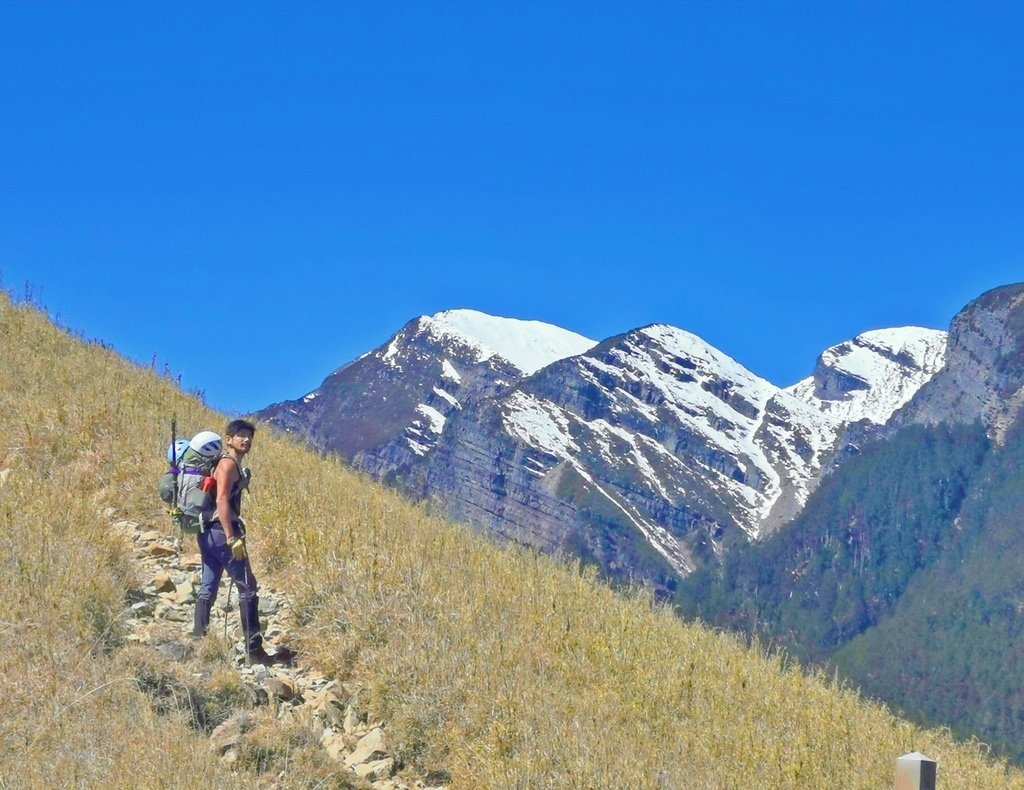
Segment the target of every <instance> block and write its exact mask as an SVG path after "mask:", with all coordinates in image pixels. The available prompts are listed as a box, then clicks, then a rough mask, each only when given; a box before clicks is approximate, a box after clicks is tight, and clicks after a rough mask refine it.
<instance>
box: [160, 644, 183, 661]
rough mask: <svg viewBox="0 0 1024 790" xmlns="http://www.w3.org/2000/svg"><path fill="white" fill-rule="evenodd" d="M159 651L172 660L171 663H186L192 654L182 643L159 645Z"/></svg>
mask: <svg viewBox="0 0 1024 790" xmlns="http://www.w3.org/2000/svg"><path fill="white" fill-rule="evenodd" d="M157 650H158V651H159V652H161V653H163V654H164V655H165V656H167V657H168V658H169V659H171V661H184V660H185V659H186V658H188V654H189V652H190V651H189V649H188V648H187V647H185V645H183V644H182V643H181V642H165V643H164V644H162V645H159V646H158V647H157Z"/></svg>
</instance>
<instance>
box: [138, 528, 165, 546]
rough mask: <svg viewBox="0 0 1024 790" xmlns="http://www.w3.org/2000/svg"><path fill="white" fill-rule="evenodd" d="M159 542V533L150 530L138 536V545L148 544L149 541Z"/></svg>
mask: <svg viewBox="0 0 1024 790" xmlns="http://www.w3.org/2000/svg"><path fill="white" fill-rule="evenodd" d="M154 540H160V531H159V530H156V529H151V530H150V531H149V532H143V533H142V534H141V535H139V542H140V543H149V542H150V541H154Z"/></svg>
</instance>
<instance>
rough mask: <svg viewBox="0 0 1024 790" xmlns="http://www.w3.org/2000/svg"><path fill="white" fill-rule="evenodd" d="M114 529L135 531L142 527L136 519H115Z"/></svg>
mask: <svg viewBox="0 0 1024 790" xmlns="http://www.w3.org/2000/svg"><path fill="white" fill-rule="evenodd" d="M114 529H123V530H124V531H125V532H135V531H136V530H138V529H140V527H139V524H138V522H136V521H115V522H114Z"/></svg>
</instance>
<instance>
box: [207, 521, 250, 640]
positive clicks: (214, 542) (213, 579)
mask: <svg viewBox="0 0 1024 790" xmlns="http://www.w3.org/2000/svg"><path fill="white" fill-rule="evenodd" d="M235 531H236V532H238V531H239V527H237V526H236V527H235ZM199 554H200V556H201V557H202V559H203V577H202V581H201V582H200V583H199V592H198V594H197V595H196V614H195V625H194V626H193V628H192V633H193V634H194V635H195V636H203V635H205V634H206V632H207V631H208V630H209V628H210V612H211V611H212V610H213V604H214V601H216V600H217V589H218V587H219V586H220V577H221V576H222V575H223V574H224V571H225V570H226V571H227V572H228V576H230V577H231V580H232V581H233V582H234V583H235V586H236V587H237V588H238V613H239V615H240V617H241V619H242V630H243V631H244V632H245V642H246V645H245V646H246V649H247V650H249V651H250V652H251V651H253V650H258V649H259V648H260V647H261V646H262V645H263V634H262V633H261V632H260V618H259V596H258V595H257V590H258V585H257V584H256V577H255V576H254V575H253V573H252V567H251V566H250V565H249V558H248V557H246V558H245V559H244V560H234V559H232V558H231V549H230V548H229V547H228V539H227V535H225V534H224V528H223V527H222V526H221V525H220V524H219V523H217V522H214V523H213V524H210V525H209V526H208V527H207V528H206V529H204V530H203V531H202V532H200V533H199Z"/></svg>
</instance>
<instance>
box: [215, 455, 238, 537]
mask: <svg viewBox="0 0 1024 790" xmlns="http://www.w3.org/2000/svg"><path fill="white" fill-rule="evenodd" d="M213 479H214V480H216V481H217V520H218V521H219V522H220V525H221V526H222V527H224V534H225V535H226V536H227V539H228V540H232V539H233V538H234V537H235V522H234V514H233V513H232V512H231V490H232V489H233V488H234V487H235V481H237V480H238V464H236V463H235V462H234V461H232V460H231V459H229V458H222V459H221V460H220V462H219V463H218V464H217V468H216V469H215V470H214V471H213Z"/></svg>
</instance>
